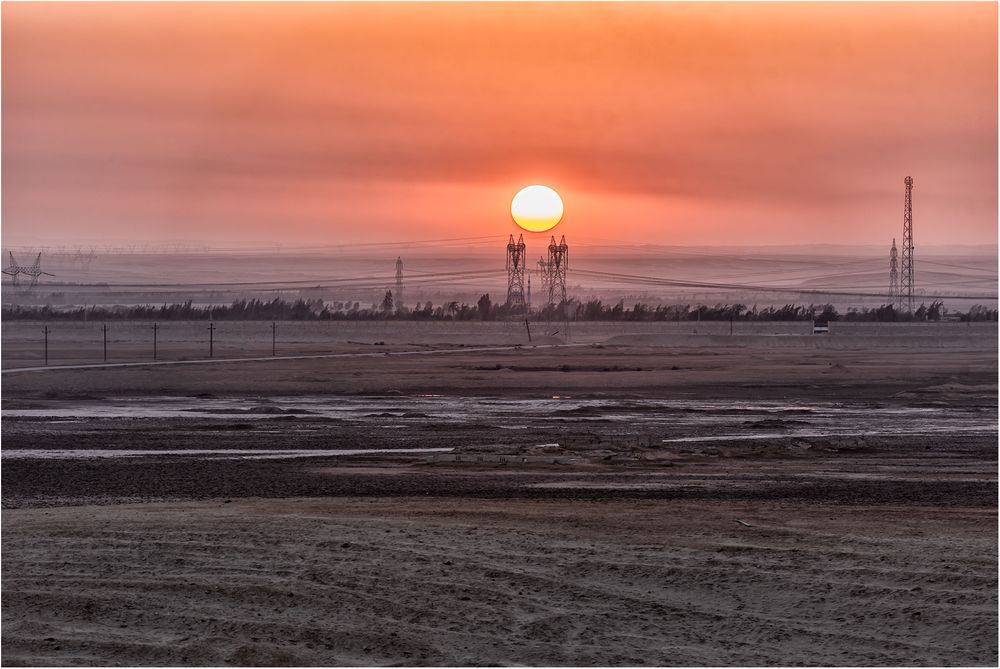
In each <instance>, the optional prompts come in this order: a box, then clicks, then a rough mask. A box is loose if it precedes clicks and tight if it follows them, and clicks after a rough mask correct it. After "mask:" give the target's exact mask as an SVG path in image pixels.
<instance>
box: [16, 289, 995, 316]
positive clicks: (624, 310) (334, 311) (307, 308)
mask: <svg viewBox="0 0 1000 669" xmlns="http://www.w3.org/2000/svg"><path fill="white" fill-rule="evenodd" d="M0 315H2V317H3V318H4V319H10V320H67V321H73V320H80V321H83V320H99V321H110V320H156V321H188V320H218V321H240V320H274V321H317V320H319V321H322V320H328V321H374V320H412V321H493V320H505V319H510V318H515V317H519V314H518V313H516V312H515V311H514V310H512V309H511V308H510V307H509V306H508V305H506V304H497V303H494V302H493V301H492V300H491V299H490V296H489V294H486V295H483V296H482V297H480V298H479V300H478V301H477V302H476V303H475V304H472V305H470V304H466V303H464V302H462V303H459V302H454V301H453V302H446V303H444V304H440V305H437V306H435V305H434V304H432V303H431V302H425V303H419V302H418V303H417V304H416V305H414V306H413V307H412V308H407V307H404V308H402V309H399V310H397V309H396V308H395V305H394V303H393V297H392V291H387V292H386V294H385V297H384V299H383V300H382V302H381V303H380V304H372V305H369V306H366V307H362V306H361V304H360V303H359V302H330V303H326V302H324V301H323V300H321V299H297V300H294V301H286V300H283V299H280V298H276V299H273V300H258V299H251V300H236V301H235V302H233V303H232V304H229V305H220V306H194V305H193V304H192V303H191V301H188V302H185V303H183V304H164V305H162V306H152V305H143V306H93V307H78V308H69V309H65V308H52V307H49V306H44V307H38V306H5V307H3V310H2V312H0ZM520 317H522V318H523V316H520ZM534 317H540V318H542V319H551V320H563V319H567V320H573V321H642V322H654V321H730V320H732V321H812V320H815V321H820V322H823V321H854V322H863V321H872V322H897V321H899V322H905V321H940V320H942V319H945V318H948V319H949V320H950V319H955V318H956V317H957V320H960V321H962V322H966V321H974V322H980V321H996V320H997V310H996V309H991V308H989V307H985V306H983V305H979V304H977V305H975V306H973V307H971V308H970V309H969V310H968V311H967V312H949V311H947V310H946V309H945V308H944V304H943V303H942V302H941V301H939V300H935V301H933V302H931V303H930V305H926V304H921V305H920V306H919V307H918V308H917V309H916V310H915V311H914V313H913V314H912V315H910V314H907V313H906V312H905V311H901V310H898V309H896V308H894V307H893V306H892V305H887V304H884V305H882V306H879V307H874V308H868V307H861V308H855V307H851V308H849V309H848V310H847V311H846V312H845V313H840V312H838V311H837V309H835V308H834V307H833V305H830V304H810V305H808V306H807V305H799V304H786V305H784V306H782V307H776V306H768V307H764V308H758V307H757V306H756V305H754V306H752V307H748V306H746V305H744V304H716V305H715V306H707V305H703V304H700V305H696V306H692V305H687V304H684V305H663V304H660V305H655V306H653V305H648V304H644V303H642V302H638V303H636V304H634V305H633V306H631V307H626V306H625V303H624V301H619V302H617V303H615V304H605V303H604V302H602V301H601V300H588V301H586V302H581V301H578V300H576V299H570V300H567V301H566V302H565V303H563V304H559V305H553V306H546V307H544V308H542V309H541V310H536V312H535V316H534Z"/></svg>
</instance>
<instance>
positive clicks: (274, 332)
mask: <svg viewBox="0 0 1000 669" xmlns="http://www.w3.org/2000/svg"><path fill="white" fill-rule="evenodd" d="M277 333H278V324H277V323H275V322H274V321H271V357H272V358H273V357H275V350H277V349H276V346H277V344H276V341H277Z"/></svg>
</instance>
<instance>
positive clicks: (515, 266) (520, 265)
mask: <svg viewBox="0 0 1000 669" xmlns="http://www.w3.org/2000/svg"><path fill="white" fill-rule="evenodd" d="M524 249H525V247H524V235H520V236H519V237H518V240H517V243H515V242H514V235H511V236H510V241H509V242H508V243H507V306H508V307H509V308H510V310H511V312H512V313H517V312H518V311H524V310H525V308H526V304H525V301H524V265H525V258H524Z"/></svg>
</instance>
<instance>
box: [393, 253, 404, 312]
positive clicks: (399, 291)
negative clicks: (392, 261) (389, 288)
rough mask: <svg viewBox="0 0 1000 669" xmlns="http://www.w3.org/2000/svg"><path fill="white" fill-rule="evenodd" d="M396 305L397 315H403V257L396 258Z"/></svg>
mask: <svg viewBox="0 0 1000 669" xmlns="http://www.w3.org/2000/svg"><path fill="white" fill-rule="evenodd" d="M395 298H396V299H395V305H396V313H397V314H401V313H403V258H402V256H397V257H396V295H395Z"/></svg>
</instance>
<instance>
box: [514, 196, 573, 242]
mask: <svg viewBox="0 0 1000 669" xmlns="http://www.w3.org/2000/svg"><path fill="white" fill-rule="evenodd" d="M510 215H511V216H513V217H514V222H515V223H517V224H518V225H519V226H521V227H522V228H524V229H525V230H527V231H528V232H545V231H546V230H551V229H552V228H554V227H556V224H557V223H558V222H559V221H560V220H562V216H563V203H562V198H560V197H559V193H557V192H555V191H554V190H552V189H551V188H549V187H548V186H528V187H527V188H522V189H521V190H520V191H518V193H517V195H515V196H514V200H513V201H512V202H511V203H510Z"/></svg>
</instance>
